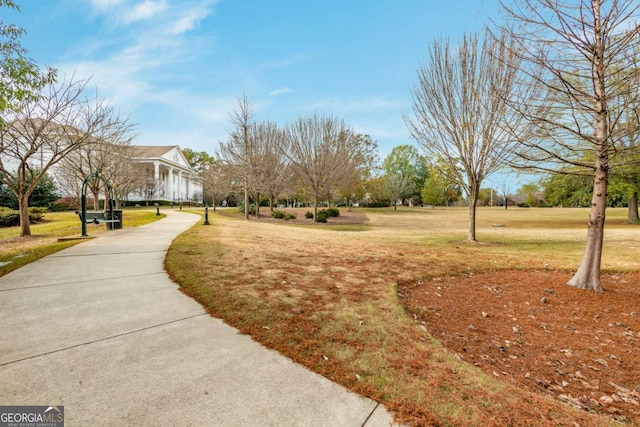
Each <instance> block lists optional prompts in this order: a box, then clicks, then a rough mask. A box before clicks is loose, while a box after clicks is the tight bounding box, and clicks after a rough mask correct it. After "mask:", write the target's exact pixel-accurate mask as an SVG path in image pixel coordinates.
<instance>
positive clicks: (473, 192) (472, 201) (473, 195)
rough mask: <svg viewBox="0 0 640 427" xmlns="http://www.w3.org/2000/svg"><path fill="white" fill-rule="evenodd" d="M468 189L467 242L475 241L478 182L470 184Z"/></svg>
mask: <svg viewBox="0 0 640 427" xmlns="http://www.w3.org/2000/svg"><path fill="white" fill-rule="evenodd" d="M470 187H471V188H470V189H469V190H470V191H469V235H468V236H467V241H468V242H475V241H476V205H477V204H478V192H479V190H480V184H471V185H470Z"/></svg>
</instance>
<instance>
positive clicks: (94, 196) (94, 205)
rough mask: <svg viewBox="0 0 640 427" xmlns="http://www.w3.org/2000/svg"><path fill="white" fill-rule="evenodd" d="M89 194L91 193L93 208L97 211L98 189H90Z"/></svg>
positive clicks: (98, 207) (98, 205)
mask: <svg viewBox="0 0 640 427" xmlns="http://www.w3.org/2000/svg"><path fill="white" fill-rule="evenodd" d="M91 194H93V210H94V211H99V210H100V191H98V190H92V191H91ZM105 207H106V206H105Z"/></svg>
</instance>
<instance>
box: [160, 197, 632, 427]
mask: <svg viewBox="0 0 640 427" xmlns="http://www.w3.org/2000/svg"><path fill="white" fill-rule="evenodd" d="M289 211H290V210H289ZM262 212H263V214H264V215H265V217H264V218H262V219H260V220H256V219H251V220H249V221H245V220H244V219H242V217H241V215H238V214H236V213H235V212H234V210H232V209H229V210H223V211H219V212H213V211H211V210H210V211H209V215H210V221H211V223H212V225H211V226H203V225H201V223H200V224H198V225H196V226H194V227H193V228H191V229H190V230H188V231H187V232H185V233H183V234H182V235H181V236H179V237H178V238H177V239H176V240H175V241H174V243H173V245H172V247H171V249H170V250H169V253H168V255H167V260H166V267H167V269H168V271H169V273H170V274H171V276H172V277H173V278H174V280H176V281H177V282H178V283H179V284H180V285H181V286H182V289H183V290H184V292H185V293H187V294H188V295H191V296H193V297H194V298H195V299H197V300H198V301H200V302H201V303H202V304H203V305H204V306H205V307H207V309H208V310H209V312H210V313H211V314H213V315H214V316H217V317H220V318H222V319H224V320H225V321H226V322H228V323H229V324H231V325H233V326H235V327H237V328H238V329H239V330H240V331H242V332H244V333H248V334H250V335H252V336H253V337H254V338H255V339H257V340H258V341H260V342H262V343H264V344H265V345H266V346H268V347H271V348H274V349H276V350H278V351H280V352H281V353H283V354H285V355H287V356H288V357H290V358H292V359H293V360H295V361H297V362H299V363H302V364H304V365H306V366H307V367H309V368H310V369H312V370H314V371H316V372H318V373H320V374H322V375H324V376H326V377H328V378H330V379H332V380H334V381H336V382H338V383H341V384H343V385H345V386H346V387H348V388H350V389H352V390H354V391H356V392H358V393H361V394H363V395H366V396H370V397H372V398H374V399H376V400H379V401H381V402H383V403H384V404H385V405H386V406H387V407H388V408H389V409H390V410H392V411H393V412H394V413H395V415H396V418H397V420H398V421H401V422H406V423H408V424H410V425H465V426H474V425H475V426H485V425H522V426H525V425H527V426H528V425H572V426H573V425H576V424H574V422H575V423H578V425H583V426H586V425H609V424H614V421H613V419H612V418H611V417H610V414H605V415H598V414H590V413H588V412H587V411H585V410H576V409H574V408H573V407H572V406H571V405H570V404H567V403H563V402H564V401H561V400H558V399H556V398H554V397H553V396H552V395H551V394H547V395H544V394H543V393H537V392H534V391H532V390H530V389H528V388H526V387H522V386H521V385H519V383H518V382H516V381H509V380H508V379H506V378H507V377H506V376H505V378H502V375H501V373H500V372H498V373H495V372H494V373H491V372H489V373H487V372H486V371H483V370H482V369H480V367H479V364H473V363H468V362H467V361H466V360H465V359H464V358H462V357H461V356H460V355H459V354H458V353H456V352H455V351H452V350H450V349H448V348H445V347H444V346H443V341H442V340H439V339H437V337H436V336H435V335H433V334H432V333H431V332H432V331H431V330H429V329H428V327H427V326H425V325H426V323H425V322H420V319H419V317H418V315H417V314H416V312H415V311H410V310H407V308H406V307H407V305H406V304H407V303H406V302H403V301H402V299H401V298H400V297H399V295H398V286H399V285H400V284H406V283H410V282H411V283H413V282H420V283H421V282H422V281H429V280H440V278H448V277H455V276H461V277H462V276H466V277H468V276H469V275H475V274H480V273H486V274H496V273H498V274H497V275H496V276H497V277H500V276H499V273H500V272H507V271H508V272H510V273H513V272H514V271H515V272H521V273H522V275H521V276H519V279H518V280H523V281H526V277H527V276H526V275H527V272H530V271H540V270H546V271H569V270H571V269H575V268H577V266H578V264H579V262H580V259H581V256H582V251H583V249H584V241H585V236H586V224H587V218H588V210H586V209H566V208H565V209H517V208H513V209H509V210H504V209H499V208H481V209H479V210H478V218H477V224H478V227H477V237H478V239H479V243H476V244H469V243H467V242H465V238H466V235H467V218H468V216H467V215H468V213H467V212H468V211H467V210H466V209H458V208H441V209H434V210H431V209H421V208H400V209H399V210H398V211H393V210H392V209H376V210H373V209H371V210H365V209H358V210H356V211H354V212H347V211H346V210H345V209H341V216H340V218H339V219H333V218H332V219H330V220H329V223H328V224H322V225H320V224H319V225H310V224H309V222H308V221H305V220H303V218H304V210H297V211H296V212H295V213H296V215H297V219H296V220H295V221H290V222H285V221H282V220H273V219H271V218H269V217H268V216H267V215H268V209H266V208H265V209H264V210H263V211H262ZM625 219H626V210H623V209H609V210H608V211H607V228H606V230H605V248H604V258H603V264H602V265H603V270H604V271H607V272H637V271H639V270H640V264H639V261H638V260H639V259H640V256H639V255H640V250H639V249H638V241H639V238H640V227H638V226H636V225H627V224H625ZM510 277H513V276H510ZM516 285H517V283H516ZM604 288H605V295H606V293H607V285H606V284H605V285H604ZM434 298H435V297H434ZM593 298H597V295H595V294H594V296H593ZM463 301H464V300H463ZM467 301H468V305H469V306H473V305H474V304H476V303H477V301H475V300H473V299H468V300H467ZM443 322H445V323H446V322H447V319H446V313H445V316H444V318H443ZM499 377H500V378H499ZM636 386H637V387H640V384H636ZM638 391H639V392H640V389H639V390H638ZM590 412H598V411H596V410H592V411H590ZM618 419H622V418H620V417H618ZM639 420H640V418H637V419H635V418H633V417H631V418H627V421H628V422H630V423H633V422H634V421H635V422H638V421H639Z"/></svg>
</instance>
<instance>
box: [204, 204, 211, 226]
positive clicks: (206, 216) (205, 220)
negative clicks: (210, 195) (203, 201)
mask: <svg viewBox="0 0 640 427" xmlns="http://www.w3.org/2000/svg"><path fill="white" fill-rule="evenodd" d="M203 225H211V223H210V222H209V207H208V206H205V207H204V224H203Z"/></svg>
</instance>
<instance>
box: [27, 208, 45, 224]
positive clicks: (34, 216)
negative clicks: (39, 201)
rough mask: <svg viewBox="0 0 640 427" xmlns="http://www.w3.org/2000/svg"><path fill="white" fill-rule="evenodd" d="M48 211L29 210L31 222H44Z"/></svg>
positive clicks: (42, 209) (41, 209) (43, 209)
mask: <svg viewBox="0 0 640 427" xmlns="http://www.w3.org/2000/svg"><path fill="white" fill-rule="evenodd" d="M47 211H48V210H47V208H29V222H32V223H33V222H40V221H42V219H43V218H44V214H46V213H47Z"/></svg>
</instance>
